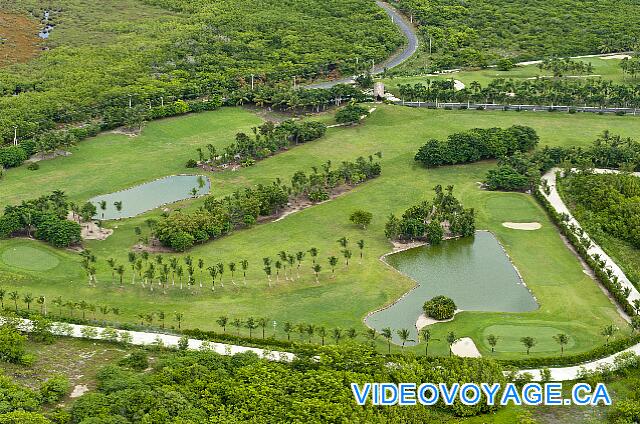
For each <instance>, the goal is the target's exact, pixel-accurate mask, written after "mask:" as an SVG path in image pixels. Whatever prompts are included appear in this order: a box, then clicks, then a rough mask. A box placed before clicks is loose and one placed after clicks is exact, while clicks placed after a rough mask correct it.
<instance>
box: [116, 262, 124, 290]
mask: <svg viewBox="0 0 640 424" xmlns="http://www.w3.org/2000/svg"><path fill="white" fill-rule="evenodd" d="M116 274H118V277H119V278H120V287H122V280H123V277H124V265H118V266H117V267H116Z"/></svg>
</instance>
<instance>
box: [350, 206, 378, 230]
mask: <svg viewBox="0 0 640 424" xmlns="http://www.w3.org/2000/svg"><path fill="white" fill-rule="evenodd" d="M372 219H373V214H372V213H371V212H368V211H365V210H362V209H357V210H355V211H353V212H351V215H349V220H350V221H351V222H353V223H354V224H355V225H359V226H361V227H362V229H363V230H366V229H367V226H368V225H369V224H371V220H372Z"/></svg>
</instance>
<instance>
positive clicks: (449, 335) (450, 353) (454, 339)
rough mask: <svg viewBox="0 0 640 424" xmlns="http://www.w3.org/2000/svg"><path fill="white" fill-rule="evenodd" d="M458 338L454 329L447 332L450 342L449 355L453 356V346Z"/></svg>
mask: <svg viewBox="0 0 640 424" xmlns="http://www.w3.org/2000/svg"><path fill="white" fill-rule="evenodd" d="M456 340H457V337H456V335H455V333H454V332H453V331H449V333H448V334H447V344H449V357H451V355H452V354H453V351H452V350H451V347H452V346H453V344H454V343H455V342H456Z"/></svg>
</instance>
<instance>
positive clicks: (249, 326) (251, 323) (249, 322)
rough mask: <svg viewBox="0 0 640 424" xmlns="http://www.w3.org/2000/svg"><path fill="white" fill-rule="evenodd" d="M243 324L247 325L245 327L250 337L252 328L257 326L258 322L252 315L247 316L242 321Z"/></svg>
mask: <svg viewBox="0 0 640 424" xmlns="http://www.w3.org/2000/svg"><path fill="white" fill-rule="evenodd" d="M244 326H245V327H247V329H248V330H249V338H252V337H253V330H255V329H256V328H258V323H257V322H256V320H255V318H253V317H249V318H247V320H246V321H245V322H244Z"/></svg>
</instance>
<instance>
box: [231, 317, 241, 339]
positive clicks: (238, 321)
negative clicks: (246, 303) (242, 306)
mask: <svg viewBox="0 0 640 424" xmlns="http://www.w3.org/2000/svg"><path fill="white" fill-rule="evenodd" d="M231 325H233V326H234V327H235V328H236V332H237V335H238V336H239V335H240V328H241V327H242V320H241V319H240V318H234V319H233V321H231Z"/></svg>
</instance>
